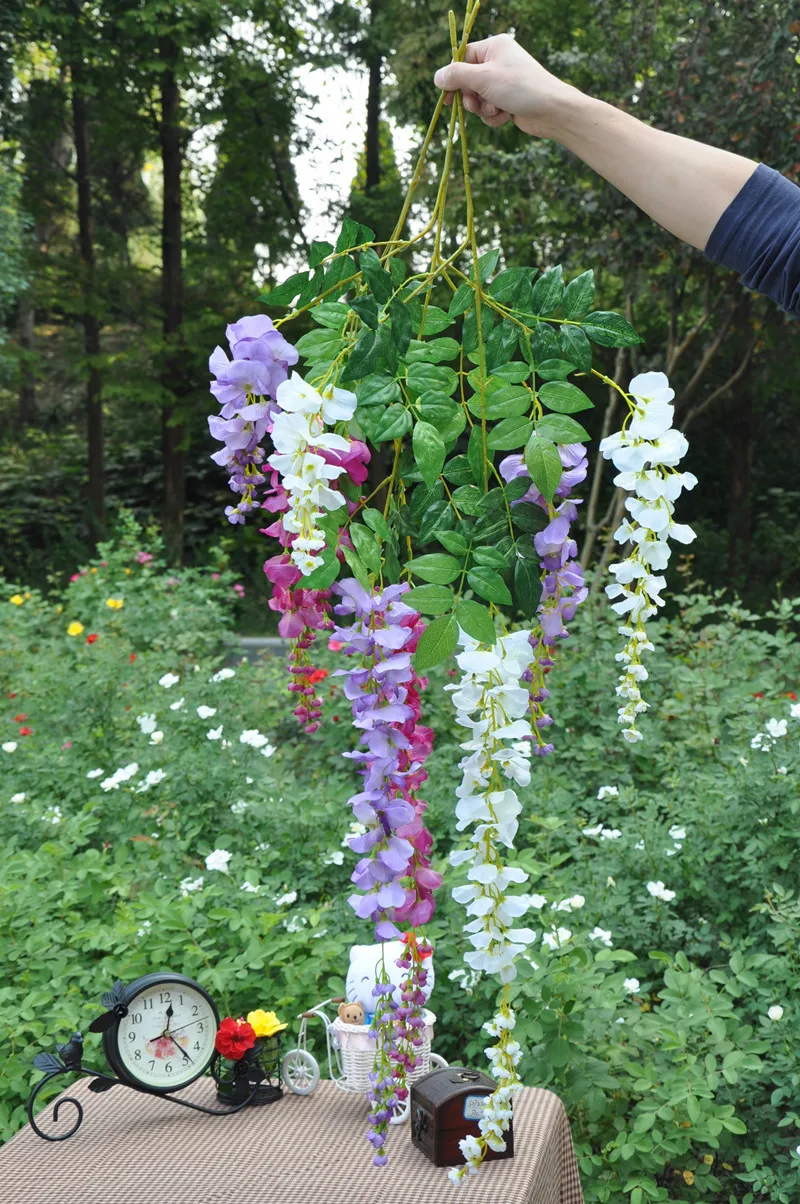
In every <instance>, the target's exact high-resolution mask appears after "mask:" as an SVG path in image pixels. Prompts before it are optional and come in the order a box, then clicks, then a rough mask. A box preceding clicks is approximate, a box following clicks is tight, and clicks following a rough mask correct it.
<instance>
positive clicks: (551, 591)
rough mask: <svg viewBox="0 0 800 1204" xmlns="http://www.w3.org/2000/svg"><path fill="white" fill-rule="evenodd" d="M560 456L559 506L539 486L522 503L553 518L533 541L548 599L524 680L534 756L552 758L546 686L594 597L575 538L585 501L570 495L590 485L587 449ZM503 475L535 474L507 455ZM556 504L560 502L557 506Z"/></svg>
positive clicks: (575, 446)
mask: <svg viewBox="0 0 800 1204" xmlns="http://www.w3.org/2000/svg"><path fill="white" fill-rule="evenodd" d="M558 454H559V458H560V460H561V465H562V469H563V471H562V473H561V480H560V482H559V484H558V488H557V489H556V491H555V495H554V500H553V504H551V503H549V502H548V501H547V498H546V497H545V496H544V495H543V494H542V493H541V492H540V491H539V490H538V489H537V488H536V486H535V485H534V484H531V487H530V489H529V490H528V492H527V493H526V494H524V495H523V497H521V498H520V499H519V501H520V502H532V503H533V504H534V505H536V506H540V507H541V509H542V510H544V511H545V512H546V514H547V515H548V517H549V519H550V521H549V523H548V524H547V526H546V527H545V528H544V530H543V531H537V532H536V534H535V535H534V537H533V545H534V548H535V549H536V552H537V554H538V556H539V567H540V569H541V572H542V596H541V599H540V602H539V606H538V609H537V612H536V613H537V616H538V619H539V628H540V630H539V632H538V633H532V634H531V644H532V647H533V657H532V661H533V664H532V666H531V668H530V669H528V670H527V671H526V673H525V675H524V680H526V681H527V682H528V684H529V689H530V694H531V711H532V715H533V725H534V728H533V730H534V736H535V739H534V743H533V748H532V752H533V754H534V755H535V756H547V754H548V753H551V752H553V747H554V746H553V745H552V744H549V743H547V742H546V741H545V740H544V738H543V737H542V735H541V731H542V729H543V728H548V727H550V726H551V724H552V722H553V719H552V716H551V715H549V714H548V713H547V712H546V711H545V709H544V707H543V706H542V703H544V702H545V701H546V700H547V699H548V698H549V697H550V691H549V690H548V689H547V687H546V686H545V684H544V683H545V677H546V676H547V674H548V673H549V672H550V670H551V669H552V667H553V665H554V664H555V661H554V660H553V656H552V653H553V649H554V646H555V644H556V641H557V640H564V639H567V638H568V636H569V631H568V629H567V624H568V623H570V622H571V621H572V619H574V617H575V612H576V610H577V609H578V607H579V605H580V604H581V602H583V600H584V598H585V597H586V595H587V593H588V590H587V588H586V584H585V581H584V577H583V570H582V569H581V566H580V564H579V563H578V560H577V555H578V545H577V543H576V542H575V540H574V539H573V538H572V536H571V534H570V528H571V526H572V523H574V522H575V520H576V519H577V517H578V506H579V505H580V499H579V498H572V497H571V496H570V495H571V493H572V491H573V489H575V487H576V486H578V485H580V484H582V483H583V481H585V480H586V473H587V471H588V460H587V458H586V449H585V447H584V446H583V444H582V443H567V444H560V445H559V447H558ZM500 474H501V476H502V477H503V479H504V480H505V481H506V482H508V481H513V480H514V478H515V477H524V476H529V475H530V474H529V472H528V468H527V465H526V464H525V459H524V457H523V456H522V455H514V456H506V458H505V459H504V460H502V461H501V463H500ZM556 499H559V500H558V501H557V502H556ZM514 504H517V503H512V505H514Z"/></svg>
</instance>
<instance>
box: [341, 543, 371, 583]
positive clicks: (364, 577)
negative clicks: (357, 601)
mask: <svg viewBox="0 0 800 1204" xmlns="http://www.w3.org/2000/svg"><path fill="white" fill-rule="evenodd" d="M342 555H343V556H344V558H345V560H346V561H347V563H348V564H349V566H350V569H351V570H352V573H353V576H354V577H355V579H356V581H358V582H359V584H360V585H363V586H364V589H365V590H366V591H367V593H371V592H372V582H371V581H370V578H369V573H368V571H367V566H366V565H365V564H364V562H363V560H362V559H361V557H360V556H359V555H358V554H357V553H356V552H354V551H353V549H352V548H348V547H347V545H346V544H342Z"/></svg>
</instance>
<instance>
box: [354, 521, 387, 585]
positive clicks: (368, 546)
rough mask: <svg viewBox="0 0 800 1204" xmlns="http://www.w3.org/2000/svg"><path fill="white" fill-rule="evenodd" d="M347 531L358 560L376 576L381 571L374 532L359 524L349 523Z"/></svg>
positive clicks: (379, 555) (378, 550) (379, 553)
mask: <svg viewBox="0 0 800 1204" xmlns="http://www.w3.org/2000/svg"><path fill="white" fill-rule="evenodd" d="M348 531H349V533H350V538H351V539H352V541H353V544H354V546H355V549H356V552H358V555H359V557H360V559H361V560H363V562H364V564H365V565H366V566H367V568H368V569H369V571H370V572H371V573H375V574H378V573H379V572H380V571H381V550H380V548H379V546H378V541H377V539H376V538H375V534H374V532H372V531H370V530H369V529H368V528H367V527H365V526H363V525H362V524H361V523H351V524H350V526H349V527H348Z"/></svg>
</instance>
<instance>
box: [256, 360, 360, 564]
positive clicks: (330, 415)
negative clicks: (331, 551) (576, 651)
mask: <svg viewBox="0 0 800 1204" xmlns="http://www.w3.org/2000/svg"><path fill="white" fill-rule="evenodd" d="M276 396H277V402H278V405H279V406H280V413H278V414H277V415H276V417H275V420H274V423H273V427H272V435H271V438H272V442H273V445H274V447H275V451H274V452H273V454H272V455H271V456H270V457H269V460H268V461H267V462H268V464H269V465H270V467H271V468H274V469H275V471H276V472H277V473H278V474H279V476H280V477H281V482H282V484H283V487H284V489H285V490H286V493H287V495H288V497H289V509H288V511H286V513H285V514H284V516H283V528H284V530H285V531H289V532H291V534H293V535H294V536H295V539H294V542H293V544H292V548H291V553H290V555H291V559H292V562H293V563H294V564H295V565H296V567H297V568H298V569H299V570H300V572H301V573H302V574H303V576H304V577H307V576H308V575H309V573H313V571H314V569H315V568H317V567H318V566H319V565H321V564H322V563H323V561H322V557H321V556H316V555H315V553H316V552H319V551H321V550H322V548H324V547H325V534H324V532H323V531H321V530H320V529H319V527H318V526H317V521H318V520H319V519H320V518H322V515H323V512H324V511H325V510H338V509H339V507H340V506H343V505H344V497H343V496H342V494H341V493H339V491H338V490H337V489H332V488H331V482H332V481H335V480H337V478H338V477H339V476H340V475H341V473H342V472H344V467H343V466H342V465H341V464H329V463H328V462H327V460H326V459H325V458H324V456H321V455H320V454H319V452H320V450H322V451H325V450H327V451H332V452H348V451H349V450H350V441H349V440H348V439H345V438H344V437H343V436H342V435H336V434H332V433H330V432H328V431H326V430H325V427H326V424H327V425H332V424H333V423H336V422H349V420H350V419H351V418H352V417H353V414H354V413H355V409H356V395H355V393H350V392H349V391H348V390H347V389H336V388H334V387H333V386H329V387H328V388H326V389H325V390H324V391H323V392H322V393H318V392H317V390H316V389H314V388H312V386H311V385H309V384H306V382H305V381H304V380H303V378H302V377H301V376H299V375H298V373H297V372H293V373H292V375H291V377H290V378H289V380H285V381H284V382H283V383H282V384H280V385H278V390H277V395H276Z"/></svg>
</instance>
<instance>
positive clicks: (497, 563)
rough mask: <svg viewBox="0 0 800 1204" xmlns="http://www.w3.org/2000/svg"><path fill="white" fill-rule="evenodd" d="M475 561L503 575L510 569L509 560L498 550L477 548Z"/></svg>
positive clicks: (508, 541)
mask: <svg viewBox="0 0 800 1204" xmlns="http://www.w3.org/2000/svg"><path fill="white" fill-rule="evenodd" d="M495 492H497V490H495ZM506 542H507V543H510V542H511V541H510V540H507V541H506ZM474 560H475V563H476V564H482V565H484V566H485V567H486V568H489V569H497V570H498V571H499V572H501V573H504V572H505V570H506V569H507V568H508V560H507V559H506V557H505V556H504V555H503V553H502V552H501V551H499V550H498V549H497V548H476V549H475V555H474Z"/></svg>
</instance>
